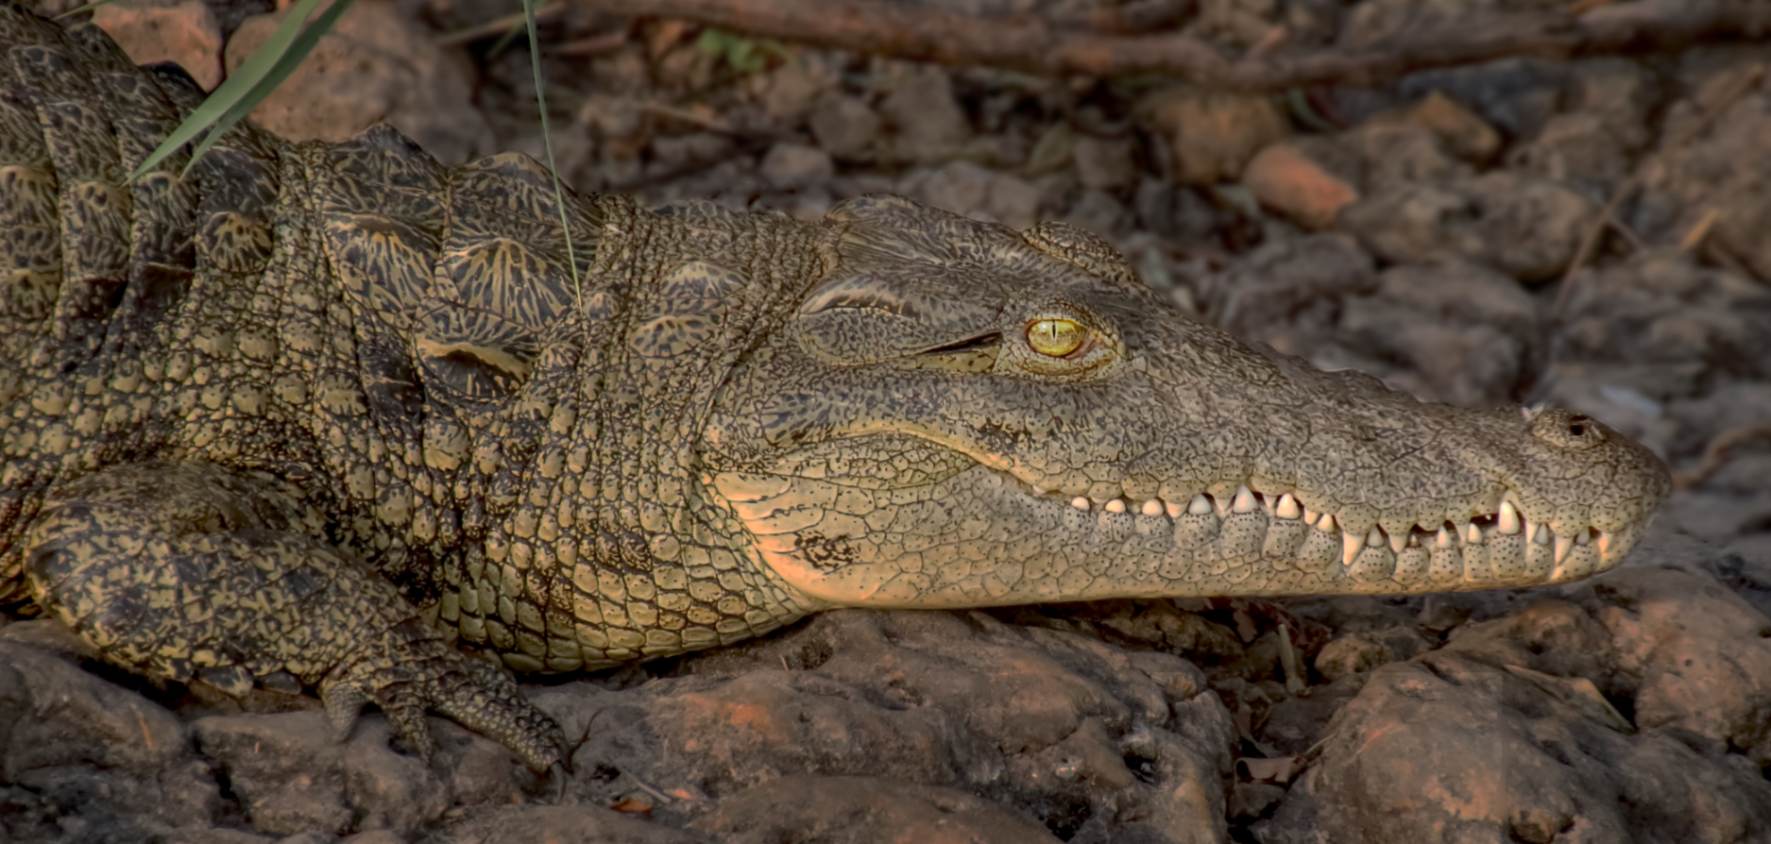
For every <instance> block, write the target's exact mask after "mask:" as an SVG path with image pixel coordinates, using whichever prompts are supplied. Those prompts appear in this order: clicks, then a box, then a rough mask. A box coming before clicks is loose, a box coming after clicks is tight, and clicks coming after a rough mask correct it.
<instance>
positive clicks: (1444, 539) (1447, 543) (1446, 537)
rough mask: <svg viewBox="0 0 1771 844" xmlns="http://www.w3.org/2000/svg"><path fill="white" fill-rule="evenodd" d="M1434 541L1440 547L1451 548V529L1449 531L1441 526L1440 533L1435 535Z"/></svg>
mask: <svg viewBox="0 0 1771 844" xmlns="http://www.w3.org/2000/svg"><path fill="white" fill-rule="evenodd" d="M1433 542H1434V543H1436V544H1437V545H1438V546H1439V547H1440V548H1450V547H1451V543H1452V539H1451V531H1448V530H1446V529H1445V528H1443V527H1441V528H1439V533H1438V534H1436V535H1434V537H1433Z"/></svg>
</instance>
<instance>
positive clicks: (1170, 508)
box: [1162, 501, 1184, 519]
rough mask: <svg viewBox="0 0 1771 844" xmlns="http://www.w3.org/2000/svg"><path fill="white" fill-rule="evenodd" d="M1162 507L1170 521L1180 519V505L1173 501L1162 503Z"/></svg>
mask: <svg viewBox="0 0 1771 844" xmlns="http://www.w3.org/2000/svg"><path fill="white" fill-rule="evenodd" d="M1162 506H1163V509H1164V510H1165V511H1166V512H1167V513H1168V517H1169V518H1171V519H1178V518H1180V517H1181V513H1182V512H1184V511H1182V510H1181V505H1179V504H1176V503H1174V502H1173V501H1167V502H1164V503H1163V505H1162Z"/></svg>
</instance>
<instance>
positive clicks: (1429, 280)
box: [1378, 259, 1538, 340]
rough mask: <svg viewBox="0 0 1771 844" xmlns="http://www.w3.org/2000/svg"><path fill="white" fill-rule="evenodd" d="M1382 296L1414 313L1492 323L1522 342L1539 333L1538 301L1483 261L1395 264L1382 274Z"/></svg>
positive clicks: (1380, 277)
mask: <svg viewBox="0 0 1771 844" xmlns="http://www.w3.org/2000/svg"><path fill="white" fill-rule="evenodd" d="M1378 294H1379V295H1381V296H1383V297H1384V298H1387V299H1390V300H1391V301H1394V302H1396V303H1398V304H1400V305H1402V306H1403V307H1406V308H1409V309H1411V310H1413V311H1415V312H1416V313H1420V314H1430V315H1433V316H1436V317H1439V318H1440V319H1445V320H1459V321H1465V322H1471V323H1477V324H1482V325H1489V326H1493V327H1494V328H1497V329H1499V330H1500V331H1502V332H1504V333H1506V334H1510V335H1512V336H1514V337H1515V338H1518V339H1520V340H1525V339H1528V338H1532V337H1535V336H1536V335H1537V320H1538V305H1537V301H1536V300H1535V299H1533V298H1532V297H1531V294H1530V293H1527V292H1525V289H1524V288H1522V287H1520V286H1519V283H1518V282H1517V281H1514V280H1513V279H1512V278H1509V277H1507V276H1505V275H1502V274H1500V273H1497V272H1495V271H1493V270H1491V269H1488V268H1487V267H1484V266H1481V265H1479V264H1472V263H1469V262H1467V261H1461V260H1457V259H1449V260H1443V261H1435V262H1432V263H1428V264H1404V265H1402V266H1397V267H1391V268H1389V269H1386V270H1384V271H1383V272H1382V273H1381V274H1379V275H1378Z"/></svg>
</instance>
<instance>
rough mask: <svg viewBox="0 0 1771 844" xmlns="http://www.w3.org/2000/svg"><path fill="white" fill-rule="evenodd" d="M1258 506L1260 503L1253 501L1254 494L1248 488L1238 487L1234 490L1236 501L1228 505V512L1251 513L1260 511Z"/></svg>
mask: <svg viewBox="0 0 1771 844" xmlns="http://www.w3.org/2000/svg"><path fill="white" fill-rule="evenodd" d="M1260 506H1261V504H1260V502H1259V501H1256V500H1255V498H1254V493H1253V492H1251V491H1250V490H1249V488H1248V487H1239V488H1238V489H1237V490H1236V501H1235V503H1233V504H1231V505H1230V510H1231V511H1232V512H1236V513H1253V512H1254V511H1256V510H1258V509H1260Z"/></svg>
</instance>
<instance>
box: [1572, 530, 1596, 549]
mask: <svg viewBox="0 0 1771 844" xmlns="http://www.w3.org/2000/svg"><path fill="white" fill-rule="evenodd" d="M1592 542H1593V529H1592V528H1587V529H1586V530H1583V531H1581V532H1579V533H1577V534H1575V535H1574V544H1576V545H1590V544H1592Z"/></svg>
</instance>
